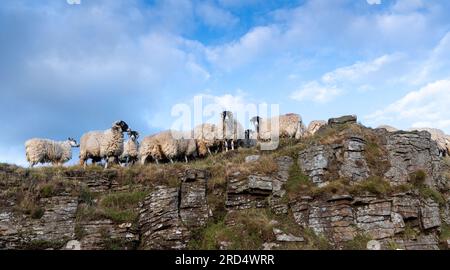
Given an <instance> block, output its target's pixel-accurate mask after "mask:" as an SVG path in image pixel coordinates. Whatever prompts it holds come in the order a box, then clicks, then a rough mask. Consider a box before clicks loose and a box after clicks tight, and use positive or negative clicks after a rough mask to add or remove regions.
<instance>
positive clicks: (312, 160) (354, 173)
mask: <svg viewBox="0 0 450 270" xmlns="http://www.w3.org/2000/svg"><path fill="white" fill-rule="evenodd" d="M365 147H366V142H365V140H364V138H362V137H361V136H358V135H349V136H348V137H346V138H345V139H344V141H343V142H342V143H341V144H330V145H317V146H312V147H308V148H306V149H305V150H303V151H301V152H300V153H299V159H298V165H299V166H300V167H301V168H302V169H303V171H304V173H305V174H307V175H308V176H309V177H310V178H311V180H312V181H313V182H314V183H316V184H323V183H324V182H325V181H327V178H328V179H329V178H330V177H332V175H331V171H332V169H333V168H334V167H338V172H339V176H334V177H345V178H349V179H351V180H352V181H359V180H363V179H366V178H367V177H368V176H369V173H370V171H369V168H368V167H367V164H366V160H365V159H364V151H365Z"/></svg>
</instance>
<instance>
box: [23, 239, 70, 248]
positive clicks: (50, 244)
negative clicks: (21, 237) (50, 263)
mask: <svg viewBox="0 0 450 270" xmlns="http://www.w3.org/2000/svg"><path fill="white" fill-rule="evenodd" d="M66 242H67V241H66V240H55V241H49V240H37V239H36V240H31V241H29V242H28V243H27V244H26V245H25V247H24V248H25V249H27V250H44V249H61V248H62V247H63V246H64V244H65V243H66Z"/></svg>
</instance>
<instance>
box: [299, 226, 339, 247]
mask: <svg viewBox="0 0 450 270" xmlns="http://www.w3.org/2000/svg"><path fill="white" fill-rule="evenodd" d="M303 236H304V237H305V240H306V241H307V244H308V246H307V249H318V250H331V249H333V245H332V244H331V243H330V242H329V241H328V239H327V238H326V237H325V236H324V235H317V234H316V233H315V232H314V231H313V230H312V229H311V228H305V229H304V231H303Z"/></svg>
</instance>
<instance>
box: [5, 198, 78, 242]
mask: <svg viewBox="0 0 450 270" xmlns="http://www.w3.org/2000/svg"><path fill="white" fill-rule="evenodd" d="M39 204H40V205H43V208H39V210H36V211H37V212H41V213H42V216H36V218H27V217H26V216H24V215H22V214H21V213H20V212H16V211H14V209H13V208H9V209H3V210H2V211H1V212H0V248H3V249H27V248H52V249H53V248H60V247H62V246H63V245H64V244H65V242H66V241H68V240H70V239H73V238H74V234H75V213H76V210H77V204H78V200H77V198H75V197H70V196H67V197H66V196H57V197H52V198H45V199H42V200H41V201H40V202H39ZM37 212H36V213H37ZM36 215H37V214H36ZM39 215H41V214H39Z"/></svg>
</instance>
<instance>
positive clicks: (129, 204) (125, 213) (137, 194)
mask: <svg viewBox="0 0 450 270" xmlns="http://www.w3.org/2000/svg"><path fill="white" fill-rule="evenodd" d="M146 195H147V192H143V191H133V192H117V193H111V194H108V195H106V196H104V197H102V198H101V200H100V203H99V206H100V211H101V213H102V215H103V216H104V217H106V218H109V219H111V220H113V221H115V222H118V223H122V222H132V221H134V220H135V219H136V218H137V215H138V212H137V210H136V209H135V208H136V207H137V205H138V203H139V202H140V201H142V200H143V199H144V198H145V196H146Z"/></svg>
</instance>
